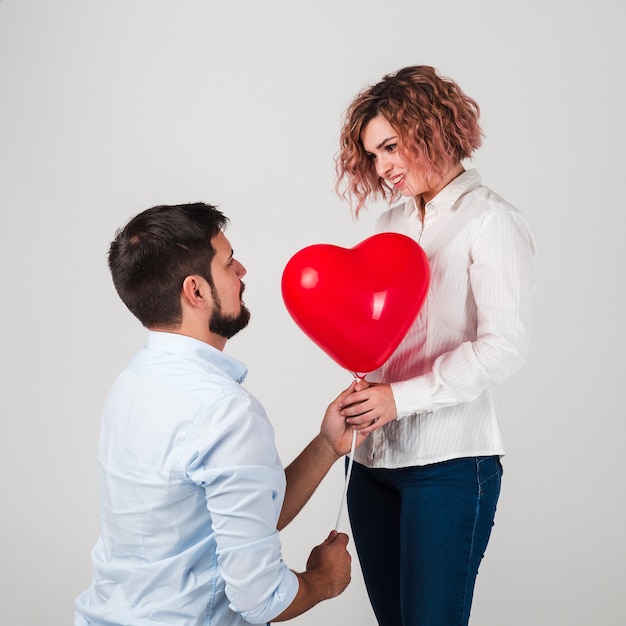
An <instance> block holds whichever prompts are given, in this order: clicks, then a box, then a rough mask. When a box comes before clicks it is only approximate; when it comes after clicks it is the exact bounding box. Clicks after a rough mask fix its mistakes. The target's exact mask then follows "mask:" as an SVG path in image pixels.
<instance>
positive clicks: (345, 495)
mask: <svg viewBox="0 0 626 626" xmlns="http://www.w3.org/2000/svg"><path fill="white" fill-rule="evenodd" d="M353 374H354V379H355V380H365V375H363V376H359V374H357V373H356V372H353ZM356 437H357V431H356V428H355V429H353V431H352V445H351V446H350V458H349V460H348V469H347V470H346V481H345V485H344V488H343V496H342V498H341V505H340V506H339V514H338V515H337V523H336V524H335V530H336V531H337V532H338V531H339V524H340V522H341V517H342V515H343V509H344V507H345V505H346V500H347V498H348V485H349V483H350V475H351V474H352V463H353V461H354V451H355V450H356Z"/></svg>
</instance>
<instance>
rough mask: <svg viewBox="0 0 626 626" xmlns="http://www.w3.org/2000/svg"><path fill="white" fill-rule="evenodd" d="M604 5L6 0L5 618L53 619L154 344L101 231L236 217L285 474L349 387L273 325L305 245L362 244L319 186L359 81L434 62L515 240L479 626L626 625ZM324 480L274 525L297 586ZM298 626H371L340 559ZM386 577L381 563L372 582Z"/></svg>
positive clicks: (77, 576) (322, 506)
mask: <svg viewBox="0 0 626 626" xmlns="http://www.w3.org/2000/svg"><path fill="white" fill-rule="evenodd" d="M622 11H623V10H622V9H621V8H620V3H618V2H617V1H616V0H598V1H596V2H593V3H583V2H581V1H578V0H541V1H536V0H530V1H528V2H523V3H510V2H507V1H506V0H484V1H482V2H479V1H475V2H468V1H467V0H462V1H461V0H449V1H448V2H430V3H426V2H416V1H415V0H410V1H408V0H396V2H392V3H388V2H372V1H370V0H349V1H345V2H341V1H335V2H330V1H327V0H316V1H314V2H309V3H306V4H305V3H299V2H294V1H291V2H289V1H283V2H281V1H279V0H265V1H264V2H255V1H248V2H245V1H240V2H219V3H218V2H211V1H209V0H204V1H200V0H179V1H177V2H174V1H173V0H172V1H165V0H123V1H122V0H107V1H106V2H94V1H86V0H56V1H50V0H47V1H44V0H38V1H35V0H21V1H18V0H2V1H1V2H0V253H1V255H2V263H1V265H0V280H1V286H2V307H1V312H0V315H1V316H2V327H3V328H4V332H3V337H2V340H1V354H2V357H1V358H2V373H1V378H0V379H1V380H2V393H1V395H0V419H1V422H0V480H1V481H2V491H1V497H0V501H1V502H2V514H1V515H0V538H1V542H2V544H1V545H2V553H1V556H0V623H1V624H3V625H6V626H39V625H42V624H45V625H46V626H67V625H69V624H71V622H72V619H73V602H74V598H75V596H76V595H77V594H78V593H79V592H80V591H81V590H82V589H84V588H85V587H86V586H87V585H88V583H89V578H90V561H89V551H90V549H91V547H92V545H93V543H94V542H95V540H96V537H97V532H98V528H97V494H96V464H95V454H96V441H97V429H98V421H99V414H100V409H101V406H102V403H103V399H104V396H105V394H106V392H107V390H108V388H109V385H110V384H111V382H112V380H113V378H114V377H115V375H116V374H117V373H118V371H119V370H120V368H122V367H123V366H124V365H125V363H126V362H127V360H128V359H129V358H130V357H131V356H132V354H134V352H135V351H136V350H137V349H138V348H140V347H141V346H142V344H143V341H144V336H145V332H144V330H143V329H142V328H141V326H140V325H139V323H138V322H136V320H135V319H134V318H133V317H132V316H131V315H130V314H129V313H128V312H127V311H126V310H125V308H124V307H123V305H122V304H121V302H120V301H119V300H118V298H117V296H116V294H115V293H114V290H113V288H112V285H111V281H110V278H109V275H108V271H107V268H106V251H107V247H108V244H109V242H110V240H111V239H112V237H113V235H114V231H115V229H116V228H117V227H118V226H121V225H122V224H123V223H124V222H125V221H126V220H127V219H128V218H129V217H131V216H132V215H134V214H135V213H137V212H139V211H140V210H143V209H145V208H147V207H149V206H152V205H154V204H161V203H181V202H191V201H197V200H201V201H206V202H209V203H214V204H219V205H220V206H221V208H222V209H223V210H224V211H225V212H226V214H227V215H228V216H230V218H231V220H232V225H231V227H229V229H228V231H227V236H228V237H229V239H230V240H231V242H232V243H233V246H234V248H235V252H236V255H237V256H238V258H239V259H240V260H241V261H242V262H243V263H244V264H245V265H246V266H247V268H248V276H247V278H246V283H247V291H246V302H247V304H248V306H249V307H250V308H251V309H252V312H253V319H252V322H251V326H250V327H249V329H247V330H246V331H244V332H243V333H242V334H241V335H239V336H238V337H236V338H235V339H233V341H232V342H230V343H229V345H228V347H227V350H228V351H229V352H230V353H232V354H233V355H235V356H237V357H238V358H240V359H241V360H243V361H245V362H246V363H247V364H248V365H249V367H250V375H249V378H248V383H247V385H248V387H249V388H250V389H251V390H252V391H253V392H254V393H255V394H256V395H257V396H258V397H259V399H260V400H261V401H262V402H263V403H264V404H265V406H266V408H267V410H268V413H269V415H270V417H271V419H272V421H273V422H274V424H275V427H276V432H277V444H278V446H279V450H280V452H281V456H282V457H283V461H284V462H285V463H288V462H289V461H290V460H291V459H292V458H293V457H294V456H295V455H296V453H297V452H299V450H300V449H301V448H302V447H303V446H304V445H305V444H306V443H307V442H308V441H309V440H310V438H311V437H312V436H313V435H314V434H315V432H316V430H317V428H318V423H319V420H320V418H321V416H322V413H323V410H324V409H325V407H326V405H327V404H328V402H329V401H330V400H331V399H332V398H333V397H334V396H335V395H336V394H337V393H338V392H339V390H340V389H342V388H344V387H345V386H347V384H349V382H350V375H349V374H348V373H347V372H345V371H343V370H341V369H340V368H339V367H338V366H337V365H336V364H335V363H334V362H333V361H331V359H330V358H329V357H327V356H326V354H325V353H323V352H322V350H320V349H319V348H318V347H317V346H316V345H315V344H313V342H311V341H310V340H308V338H306V337H305V336H304V334H303V333H302V332H301V331H299V329H297V327H296V326H295V324H294V323H293V322H292V320H291V318H290V317H289V316H288V314H287V313H286V311H285V308H284V305H283V302H282V299H281V295H280V277H281V273H282V269H283V267H284V265H285V263H286V262H287V261H288V259H289V258H290V257H291V255H292V254H294V253H295V252H296V251H297V250H299V249H300V248H302V247H304V246H305V245H309V244H313V243H322V242H325V243H333V244H337V245H342V246H346V247H351V246H352V245H354V244H356V243H358V242H359V241H361V240H362V239H363V238H365V237H366V236H369V235H370V234H371V232H372V231H371V228H372V225H373V220H374V218H375V217H376V215H377V214H378V213H379V208H378V207H374V208H373V209H372V210H371V211H370V213H369V214H367V215H365V216H364V217H363V219H362V220H361V221H360V222H359V223H358V224H355V223H354V222H353V221H352V219H351V217H350V214H349V210H348V207H347V206H346V205H345V204H344V203H343V202H341V201H340V200H339V199H338V198H337V197H336V196H335V195H334V193H333V183H334V166H333V156H334V154H335V152H336V149H337V139H338V134H339V128H340V124H341V117H342V114H343V112H344V110H345V108H346V106H347V105H348V103H349V102H350V100H351V98H352V97H353V96H354V95H355V94H356V92H357V91H358V90H360V89H361V88H363V87H365V86H366V85H369V84H371V83H373V82H377V81H378V80H379V79H380V78H381V77H382V75H383V74H384V73H387V72H392V71H395V70H397V69H399V68H400V67H402V66H405V65H412V64H430V65H434V66H435V67H437V68H438V69H439V70H440V71H441V72H442V73H443V74H445V75H448V76H451V77H453V78H454V79H455V80H457V81H458V82H459V84H460V85H461V86H462V88H463V89H465V91H466V92H467V93H468V94H469V95H471V96H472V97H474V98H475V99H476V100H477V101H478V103H479V104H480V106H481V108H482V121H483V126H484V130H485V133H486V139H485V144H484V147H483V148H481V150H480V151H479V152H478V153H477V156H476V158H475V159H474V162H473V164H468V165H470V166H471V165H474V166H476V167H478V168H479V171H480V172H481V175H482V177H483V180H484V182H485V183H486V184H488V185H489V186H490V187H492V188H493V189H494V190H495V191H497V192H499V193H500V194H501V195H503V196H505V197H506V198H507V199H508V200H509V201H511V202H512V203H513V204H515V205H516V206H518V208H520V209H521V210H522V211H523V212H524V214H525V215H526V216H527V218H528V220H529V222H530V223H531V225H532V227H533V228H534V231H535V234H536V237H537V243H538V249H539V256H538V262H537V271H538V284H537V291H536V300H535V307H534V321H533V324H534V327H533V341H532V347H531V354H530V358H529V360H528V363H527V365H526V366H525V368H524V369H523V370H522V371H521V372H520V373H519V374H517V375H515V376H514V377H513V378H512V379H511V381H510V382H509V383H508V384H507V386H506V390H505V401H504V407H503V408H504V411H503V430H504V435H505V443H506V445H507V451H508V454H507V456H506V458H505V476H504V485H503V488H504V491H503V495H502V497H501V500H500V505H499V510H498V515H497V518H496V526H495V529H494V533H493V537H492V542H491V545H490V547H489V549H488V551H487V557H486V559H485V561H484V563H483V566H482V568H481V572H480V574H479V579H478V586H477V591H476V597H475V603H474V609H473V624H476V625H478V624H480V625H482V626H496V625H497V626H502V625H506V626H544V625H546V626H548V625H549V626H552V625H561V624H562V625H567V626H590V625H602V626H613V625H615V626H617V625H622V624H624V623H626V609H625V608H624V600H623V597H624V590H623V586H624V569H623V568H624V565H623V564H624V558H625V556H626V554H625V545H624V528H625V527H626V524H625V519H624V511H623V506H624V505H623V500H624V486H623V479H624V476H625V469H626V468H625V462H624V454H623V450H624V445H623V441H624V436H625V434H626V428H625V426H624V423H625V418H626V411H625V410H624V402H623V400H622V396H623V389H624V383H623V374H624V371H625V369H626V368H625V367H624V360H623V357H624V348H625V345H624V343H625V341H624V339H625V335H624V319H625V313H626V312H625V305H624V277H623V274H622V272H623V269H624V259H623V249H624V241H623V232H624V226H625V220H624V214H623V211H624V192H623V182H622V181H623V176H624V173H623V172H624V145H625V139H626V136H625V135H626V133H625V124H624V106H625V104H624V95H625V94H624V92H625V88H624V79H625V76H624V74H625V72H624V64H625V59H626V55H625V49H624V48H625V46H624V19H623V15H622ZM342 489H343V480H342V468H341V466H340V464H339V463H338V464H337V465H336V466H335V467H334V468H333V470H332V471H331V474H330V475H329V477H328V478H327V480H326V481H325V482H324V483H323V485H322V486H321V487H320V488H319V490H318V492H317V493H316V494H315V496H314V498H313V500H312V501H311V502H310V503H309V504H308V505H307V507H306V508H305V510H304V511H303V513H302V514H301V516H300V517H299V518H298V519H297V520H296V521H295V522H294V523H293V524H292V526H290V527H289V528H288V529H287V530H286V531H285V532H284V533H283V534H284V554H285V558H286V560H287V562H288V563H289V565H290V566H291V567H293V568H294V569H303V568H304V564H305V561H306V556H307V555H308V553H309V550H310V548H311V547H312V546H313V545H315V544H317V543H319V542H320V541H321V540H322V539H323V538H324V537H325V536H326V535H327V533H328V531H329V530H330V529H331V528H332V526H333V525H334V523H335V518H336V515H337V511H338V508H339V504H340V498H341V493H342ZM354 565H355V567H354V574H353V582H352V584H351V586H350V587H349V588H348V590H347V591H346V592H345V593H344V594H343V595H342V596H341V597H339V598H337V599H335V600H332V601H329V602H326V603H324V604H322V605H319V606H317V607H316V608H314V609H313V610H312V611H311V612H310V613H309V614H307V615H304V616H302V617H300V618H298V619H296V620H294V623H297V624H301V625H303V626H304V625H307V624H308V625H317V624H328V625H329V626H334V625H338V624H349V625H352V624H360V625H362V626H373V624H374V623H375V620H374V618H373V616H372V613H371V610H370V608H369V604H368V601H367V598H366V595H365V591H364V588H363V582H362V579H361V577H360V574H359V568H358V563H357V561H356V557H355V561H354ZM381 575H384V572H381Z"/></svg>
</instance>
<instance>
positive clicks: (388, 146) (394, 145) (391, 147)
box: [385, 143, 398, 152]
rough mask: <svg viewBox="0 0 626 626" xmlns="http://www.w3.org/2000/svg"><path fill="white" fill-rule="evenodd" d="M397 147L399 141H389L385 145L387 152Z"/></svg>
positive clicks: (393, 150)
mask: <svg viewBox="0 0 626 626" xmlns="http://www.w3.org/2000/svg"><path fill="white" fill-rule="evenodd" d="M397 147H398V144H397V143H388V144H387V145H386V146H385V150H387V152H395V151H396V148H397Z"/></svg>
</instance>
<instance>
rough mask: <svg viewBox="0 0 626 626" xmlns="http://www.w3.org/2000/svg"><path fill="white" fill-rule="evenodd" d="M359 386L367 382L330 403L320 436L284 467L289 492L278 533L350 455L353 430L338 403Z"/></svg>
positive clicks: (358, 443)
mask: <svg viewBox="0 0 626 626" xmlns="http://www.w3.org/2000/svg"><path fill="white" fill-rule="evenodd" d="M356 385H358V387H357V388H358V389H363V388H364V386H365V385H367V383H366V382H364V381H359V382H357V381H354V382H353V383H352V384H351V385H350V387H348V389H346V390H345V391H342V392H341V393H340V394H339V396H337V398H335V399H334V400H333V401H332V402H331V403H330V405H329V406H328V408H327V409H326V414H325V415H324V419H323V421H322V426H321V428H320V433H319V435H317V436H316V437H315V438H314V439H313V441H311V443H309V445H308V446H307V447H306V448H305V449H304V450H303V451H302V452H301V453H300V454H299V455H298V456H297V457H296V458H295V459H294V460H293V461H292V462H291V463H290V464H289V465H288V466H287V468H285V476H286V478H287V489H286V492H285V500H284V503H283V507H282V510H281V512H280V517H279V519H278V525H277V528H278V530H282V529H283V528H285V526H287V524H289V522H291V520H293V518H294V517H295V516H296V515H297V514H298V513H299V512H300V511H301V510H302V507H303V506H304V505H305V504H306V503H307V502H308V501H309V498H310V497H311V495H313V492H314V491H315V489H317V486H318V485H319V484H320V482H321V481H322V479H323V478H324V476H326V474H327V473H328V470H329V469H330V468H331V467H332V465H333V464H334V463H335V461H337V459H340V458H341V457H342V456H344V455H345V454H347V453H348V452H350V447H351V445H352V431H353V427H352V426H350V425H349V424H347V423H346V420H345V418H344V417H343V416H342V415H341V412H340V411H341V409H340V406H339V404H340V402H341V401H342V400H343V399H344V398H345V397H346V396H348V395H349V394H350V393H352V392H353V391H354V390H355V386H356ZM366 436H367V435H363V434H359V435H358V437H357V442H356V444H357V446H359V445H360V444H361V443H363V441H364V440H365V437H366Z"/></svg>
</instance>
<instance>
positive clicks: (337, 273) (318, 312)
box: [282, 233, 430, 374]
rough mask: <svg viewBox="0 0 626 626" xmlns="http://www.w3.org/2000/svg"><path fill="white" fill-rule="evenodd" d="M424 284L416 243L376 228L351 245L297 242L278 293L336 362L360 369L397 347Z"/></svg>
mask: <svg viewBox="0 0 626 626" xmlns="http://www.w3.org/2000/svg"><path fill="white" fill-rule="evenodd" d="M429 284H430V266H429V264H428V258H427V257H426V253H425V252H424V250H423V249H422V248H421V247H420V245H419V244H418V243H417V242H416V241H415V240H414V239H411V238H410V237H407V236H406V235H401V234H399V233H379V234H378V235H374V236H373V237H369V238H368V239H365V240H364V241H362V242H361V243H359V244H357V245H356V246H354V247H353V248H341V247H339V246H333V245H330V244H317V245H313V246H308V247H306V248H303V249H302V250H300V251H299V252H297V253H296V254H294V255H293V257H291V259H290V260H289V262H288V263H287V265H286V266H285V269H284V271H283V276H282V295H283V300H284V302H285V306H286V307H287V310H288V311H289V314H290V315H291V317H292V318H293V320H294V321H295V322H296V324H297V325H298V326H299V327H300V328H301V329H302V330H303V331H304V333H305V334H306V335H308V337H309V338H310V339H312V340H313V341H314V342H315V343H317V345H318V346H319V347H320V348H322V350H324V351H325V352H326V353H327V354H328V355H329V356H330V357H332V358H333V359H334V360H335V361H336V362H337V363H338V364H339V365H340V366H342V367H344V368H346V369H347V370H350V371H351V372H355V373H361V374H366V373H368V372H371V371H373V370H375V369H377V368H379V367H380V366H381V365H382V364H383V363H384V362H385V361H386V360H387V359H388V358H389V357H390V356H391V354H392V353H393V351H394V350H395V349H396V348H397V347H398V344H399V343H400V342H401V341H402V339H403V337H404V335H405V334H406V332H407V331H408V329H409V326H410V325H411V324H412V323H413V320H414V319H415V317H416V316H417V314H418V312H419V310H420V309H421V307H422V305H423V303H424V300H425V298H426V294H427V292H428V286H429Z"/></svg>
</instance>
